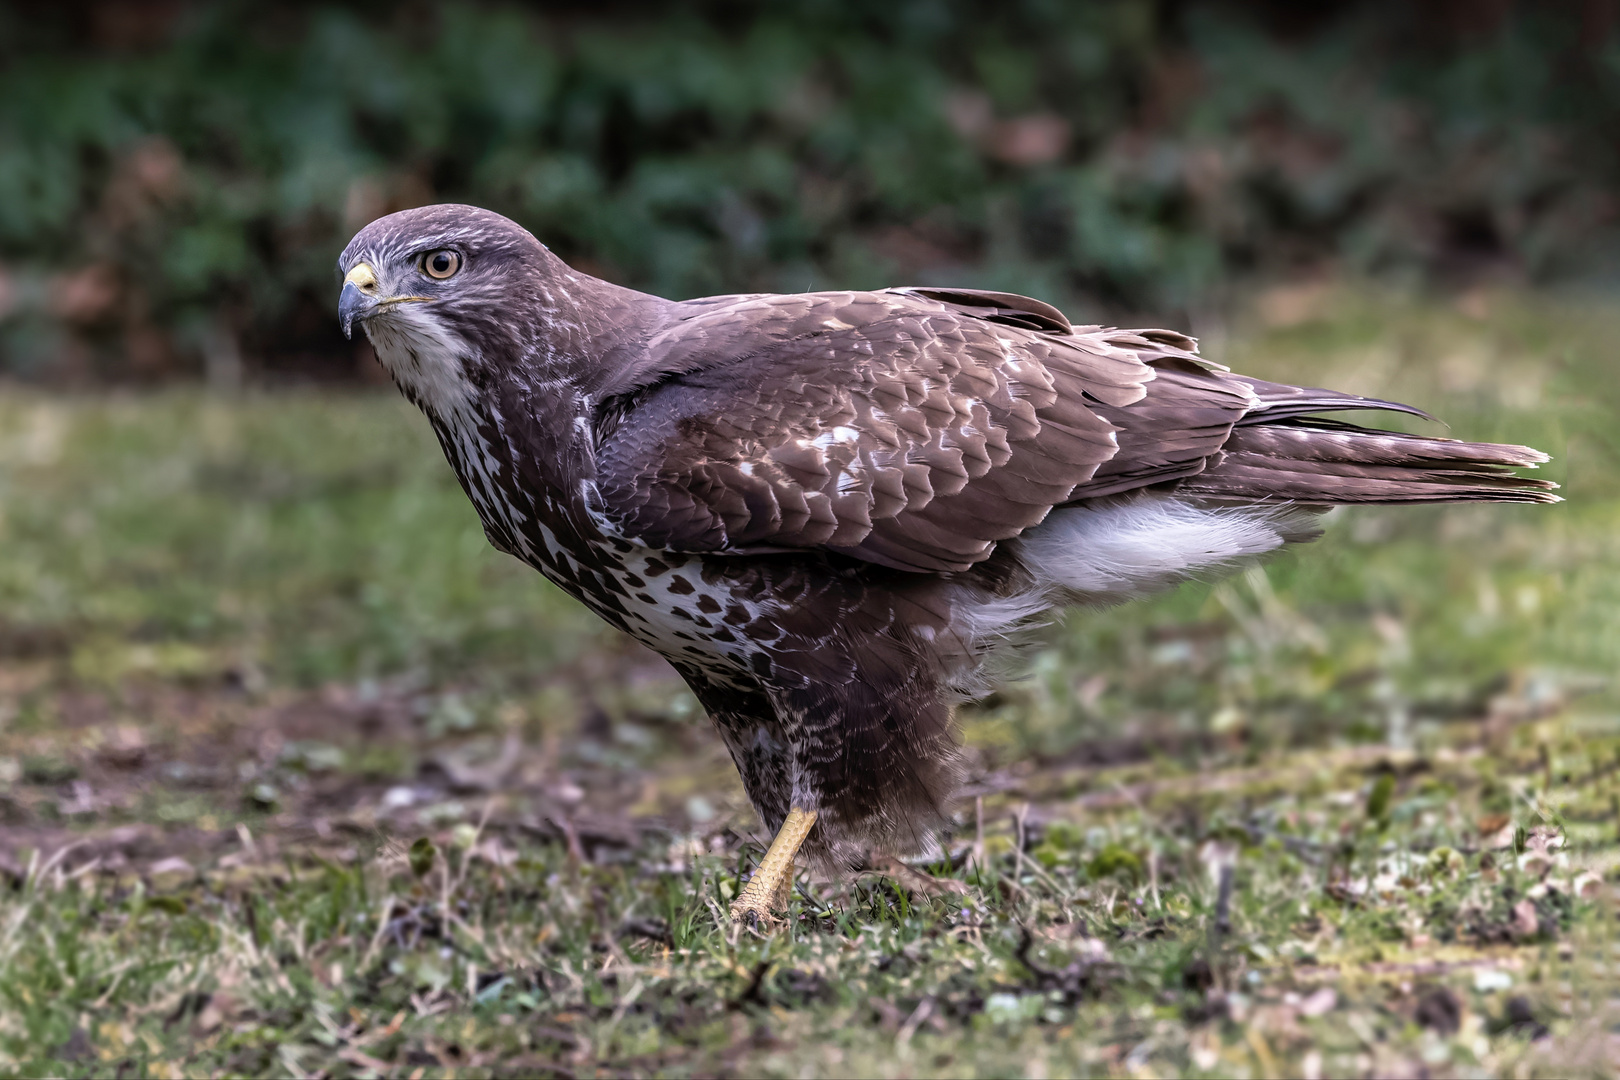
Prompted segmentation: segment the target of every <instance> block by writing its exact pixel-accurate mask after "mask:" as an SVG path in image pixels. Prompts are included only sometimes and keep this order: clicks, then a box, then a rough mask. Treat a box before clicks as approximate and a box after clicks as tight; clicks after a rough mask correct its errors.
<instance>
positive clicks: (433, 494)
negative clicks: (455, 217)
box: [0, 292, 1620, 1076]
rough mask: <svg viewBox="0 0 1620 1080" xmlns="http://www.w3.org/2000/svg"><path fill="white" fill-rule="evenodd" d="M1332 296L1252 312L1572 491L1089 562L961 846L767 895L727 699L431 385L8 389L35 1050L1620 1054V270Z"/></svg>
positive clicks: (276, 1060)
mask: <svg viewBox="0 0 1620 1080" xmlns="http://www.w3.org/2000/svg"><path fill="white" fill-rule="evenodd" d="M1285 299H1286V298H1285ZM1305 300H1306V301H1308V302H1307V303H1304V310H1303V312H1301V311H1300V310H1299V308H1300V307H1301V303H1302V302H1301V300H1300V297H1299V296H1294V297H1293V298H1292V299H1291V300H1290V301H1289V303H1287V304H1284V303H1281V302H1280V301H1279V302H1277V303H1274V304H1272V305H1271V306H1270V307H1269V308H1268V307H1267V306H1266V305H1262V306H1261V309H1262V310H1270V311H1272V312H1273V318H1274V319H1280V318H1281V316H1278V315H1277V314H1276V310H1277V309H1285V314H1287V310H1286V309H1289V308H1290V305H1291V307H1292V309H1293V310H1292V314H1288V325H1277V324H1275V323H1274V324H1273V325H1270V326H1267V325H1265V324H1263V323H1260V322H1258V321H1256V322H1253V323H1246V324H1240V325H1239V327H1238V328H1237V329H1236V330H1235V331H1233V332H1231V333H1230V334H1228V335H1224V337H1223V343H1222V344H1221V345H1220V346H1219V347H1218V348H1216V347H1214V346H1213V345H1212V351H1214V352H1215V353H1216V354H1217V355H1218V357H1219V358H1220V359H1223V360H1225V361H1227V362H1229V363H1231V364H1232V365H1233V366H1234V367H1238V368H1240V369H1242V370H1245V371H1250V372H1253V373H1255V374H1260V375H1266V376H1271V377H1278V378H1289V379H1293V380H1297V381H1303V382H1307V383H1313V384H1317V385H1331V386H1337V387H1341V388H1345V389H1351V390H1356V391H1359V392H1363V393H1370V394H1377V395H1380V396H1388V397H1396V398H1401V399H1404V400H1409V401H1414V402H1415V403H1418V404H1421V405H1423V406H1425V407H1428V408H1431V409H1432V410H1433V411H1435V412H1436V413H1438V414H1440V415H1442V416H1444V417H1446V419H1447V420H1449V421H1450V422H1451V423H1452V424H1453V432H1454V434H1456V435H1459V436H1463V437H1468V438H1498V439H1505V440H1512V441H1522V442H1528V443H1531V444H1533V445H1537V446H1540V447H1542V448H1544V449H1547V450H1549V451H1551V452H1552V453H1554V454H1555V455H1556V457H1557V459H1558V460H1557V461H1556V462H1555V463H1554V464H1553V466H1551V467H1550V469H1549V470H1548V475H1550V476H1552V477H1553V478H1554V479H1557V480H1559V481H1560V482H1561V483H1564V484H1565V490H1564V494H1565V495H1566V496H1567V497H1568V498H1569V502H1567V503H1565V504H1562V505H1560V506H1557V507H1530V508H1514V507H1509V508H1501V507H1486V508H1477V507H1462V508H1455V509H1417V510H1395V509H1366V510H1360V511H1356V512H1353V513H1346V514H1342V515H1340V516H1339V517H1337V518H1336V519H1335V520H1334V521H1333V522H1332V523H1331V526H1330V530H1329V533H1328V535H1327V537H1325V538H1324V539H1323V540H1322V541H1320V542H1318V543H1316V544H1314V545H1311V546H1309V547H1306V548H1303V549H1300V550H1298V551H1296V552H1294V553H1291V554H1287V555H1285V556H1283V557H1281V558H1279V559H1276V560H1273V561H1272V562H1270V563H1268V564H1267V565H1266V567H1265V568H1264V570H1263V571H1261V570H1255V571H1251V572H1249V573H1248V574H1245V575H1239V576H1238V577H1236V578H1234V579H1231V580H1229V581H1227V582H1224V583H1221V584H1216V585H1207V584H1206V585H1195V586H1188V587H1187V588H1184V589H1183V590H1181V591H1179V592H1177V593H1175V594H1173V595H1171V596H1167V597H1164V598H1161V599H1159V600H1157V601H1154V602H1152V603H1147V604H1141V605H1136V606H1133V607H1128V608H1123V609H1120V610H1117V611H1112V612H1108V613H1081V614H1076V615H1075V616H1074V617H1073V618H1071V620H1070V621H1069V623H1068V625H1067V626H1066V627H1064V628H1063V629H1061V630H1060V631H1058V632H1056V633H1055V634H1054V636H1053V637H1052V639H1051V642H1050V644H1049V645H1048V646H1045V647H1043V648H1042V649H1040V650H1038V651H1037V652H1036V653H1035V655H1034V656H1033V657H1032V675H1031V677H1030V678H1029V679H1027V680H1024V681H1022V682H1020V683H1017V684H1015V685H1013V686H1012V687H1010V688H1009V689H1007V690H1006V691H1004V692H1002V693H1001V694H999V695H997V696H996V697H995V698H993V699H992V700H990V701H988V702H985V703H983V704H982V705H980V706H977V707H975V708H972V709H968V710H965V711H964V713H963V715H962V727H963V731H964V737H965V739H966V741H967V743H968V745H969V752H970V759H971V761H972V776H971V782H970V786H969V789H968V791H967V797H966V798H965V799H964V802H963V804H962V807H961V812H960V814H959V818H958V820H959V822H960V827H959V829H958V831H957V833H956V835H955V836H954V838H953V840H952V843H951V851H952V853H953V854H954V855H955V856H956V858H955V860H953V862H952V863H950V864H946V863H940V864H936V865H934V866H933V867H931V868H929V869H932V871H933V872H934V873H935V874H937V875H940V876H943V877H952V878H955V879H957V880H959V881H960V882H961V883H962V884H963V885H964V886H965V889H966V891H965V892H962V893H960V894H958V893H955V892H947V893H946V894H945V895H941V896H931V895H927V893H926V892H925V891H924V890H922V889H917V890H916V891H908V889H907V888H905V887H902V886H901V885H899V884H896V883H895V882H894V881H892V880H891V879H889V878H886V877H883V876H880V875H877V874H866V875H862V876H860V877H857V878H854V879H852V880H849V881H844V882H836V881H821V880H812V879H811V878H809V877H802V878H801V882H800V891H799V895H798V896H797V898H796V901H795V910H794V912H793V916H794V917H793V919H792V922H791V925H790V927H789V928H788V929H787V930H785V931H784V932H782V933H780V934H777V935H775V936H770V937H763V936H760V935H757V934H754V933H751V932H748V931H744V930H740V929H739V928H737V927H734V926H731V925H729V924H727V923H726V922H725V921H723V920H721V919H719V918H717V915H718V913H719V912H721V911H723V910H724V907H725V905H726V903H727V901H728V900H729V899H730V897H731V896H733V895H734V894H735V891H736V889H737V887H738V881H739V872H740V871H742V872H745V871H746V869H747V867H748V866H749V865H750V864H751V861H752V860H753V859H754V858H757V855H758V852H759V846H758V843H757V838H756V837H755V836H754V831H755V829H756V828H757V823H756V822H755V821H754V819H753V816H752V812H751V810H749V809H748V807H747V804H746V800H745V799H744V798H743V796H742V793H741V790H740V787H739V785H738V783H737V780H736V778H735V775H734V773H733V772H732V770H731V766H730V763H729V761H728V759H727V758H726V755H725V753H724V750H723V749H722V748H721V747H719V745H718V743H717V741H716V740H715V738H714V737H713V735H712V734H711V733H710V732H709V731H708V729H707V727H706V725H705V724H704V723H703V722H702V720H701V717H700V716H699V715H698V713H697V710H696V707H695V704H694V703H693V702H692V700H691V698H690V697H689V696H688V695H687V694H686V693H685V691H684V690H683V688H682V687H681V686H680V684H679V682H678V680H676V679H675V678H674V677H673V675H672V674H671V673H670V672H669V670H668V669H667V668H666V667H664V666H662V664H661V663H660V662H659V661H657V659H656V658H655V657H652V656H651V655H650V654H648V653H646V652H644V651H642V650H639V649H638V648H636V647H634V646H632V645H630V644H628V643H626V642H624V641H623V640H621V639H619V638H617V637H616V636H614V635H612V634H610V633H609V632H607V631H605V630H603V629H601V628H599V627H598V626H596V625H594V624H593V622H592V620H591V618H590V617H589V616H588V615H586V614H585V613H583V612H582V611H580V610H578V609H577V608H576V607H575V606H574V605H572V604H571V603H570V602H568V601H567V600H566V599H565V598H563V597H561V596H560V595H559V594H558V593H556V592H555V591H554V590H552V589H551V588H550V587H549V586H547V585H546V584H545V583H544V582H543V581H541V580H540V579H539V577H538V576H537V575H535V574H533V573H531V572H529V571H527V570H525V569H524V568H522V567H520V566H518V565H517V564H516V563H514V562H513V561H511V560H509V559H506V558H505V557H503V556H499V555H497V554H496V553H494V552H493V551H492V550H490V549H488V547H487V546H486V545H485V543H484V541H483V538H482V535H481V532H480V530H479V528H478V525H477V522H476V520H475V518H474V516H473V514H472V511H471V509H470V508H469V507H468V506H467V504H466V501H465V498H464V497H463V496H462V494H461V492H460V490H459V489H458V488H457V487H456V485H455V482H454V480H453V478H452V477H451V476H450V474H449V471H448V469H447V468H446V467H445V466H444V464H443V463H442V461H440V460H439V457H438V451H437V449H436V447H435V446H434V445H433V442H432V439H431V437H430V436H429V435H428V433H427V432H426V430H425V427H424V425H423V423H422V422H421V421H420V419H419V418H418V417H417V416H416V415H415V414H414V413H412V412H411V411H410V410H409V409H408V408H407V407H406V406H405V405H403V404H402V403H400V402H398V401H396V400H395V399H394V398H393V397H391V396H388V395H358V394H339V393H327V394H315V393H303V394H286V395H275V396H262V397H248V398H244V399H242V400H239V401H224V400H219V399H213V398H208V397H205V396H201V395H197V394H192V393H185V392H174V393H165V394H159V395H151V396H138V397H134V396H99V397H83V398H67V397H47V396H41V395H37V394H33V393H25V392H22V391H8V392H6V393H5V394H4V395H0V875H3V876H0V1073H5V1074H21V1075H38V1074H63V1073H67V1074H82V1075H91V1074H98V1075H99V1074H109V1073H114V1072H117V1071H119V1070H120V1069H122V1070H123V1071H124V1072H125V1073H126V1074H131V1073H139V1074H149V1075H173V1076H181V1075H184V1076H193V1075H195V1076H204V1075H220V1074H229V1075H239V1074H246V1075H285V1074H302V1075H316V1074H320V1075H328V1076H349V1075H352V1076H369V1075H399V1076H411V1075H415V1074H416V1073H418V1072H419V1071H420V1072H421V1074H422V1075H441V1074H444V1075H448V1074H451V1073H454V1074H455V1075H473V1076H478V1075H548V1074H554V1075H596V1074H599V1073H600V1074H609V1075H620V1074H685V1075H690V1074H700V1075H707V1074H715V1073H728V1074H739V1075H754V1074H761V1073H764V1074H770V1075H794V1076H798V1075H827V1074H832V1075H891V1076H902V1075H908V1076H924V1075H963V1074H969V1075H974V1074H982V1075H1008V1074H1023V1075H1049V1076H1058V1075H1068V1074H1101V1075H1179V1074H1186V1075H1221V1076H1230V1075H1249V1076H1268V1075H1277V1076H1282V1075H1305V1074H1311V1073H1315V1074H1316V1075H1321V1076H1342V1075H1417V1074H1419V1073H1420V1072H1421V1071H1423V1070H1427V1072H1428V1073H1429V1074H1430V1075H1444V1074H1462V1075H1476V1074H1477V1075H1549V1076H1551V1075H1558V1076H1563V1075H1612V1074H1613V1071H1614V1066H1613V1065H1612V1062H1613V1061H1614V1060H1616V1059H1617V1051H1616V1043H1615V1041H1616V1039H1617V1036H1616V1035H1615V1031H1616V1027H1615V1025H1616V1023H1617V1020H1620V1013H1617V1011H1616V1006H1617V1005H1620V998H1617V989H1620V980H1617V979H1616V977H1615V972H1616V965H1617V964H1620V941H1617V940H1616V933H1615V926H1616V899H1617V893H1616V885H1617V883H1620V694H1617V689H1616V687H1615V685H1614V683H1613V671H1614V668H1615V659H1616V657H1617V655H1620V539H1616V538H1617V537H1620V462H1617V460H1616V457H1615V453H1616V447H1617V445H1620V441H1617V439H1616V436H1615V431H1616V430H1620V428H1617V427H1616V420H1617V419H1620V379H1616V378H1615V374H1616V371H1615V368H1616V364H1615V361H1614V360H1613V359H1611V356H1610V350H1611V349H1612V345H1611V344H1610V343H1611V342H1613V341H1616V340H1620V335H1617V334H1616V331H1617V330H1620V311H1615V310H1611V309H1608V308H1605V307H1603V306H1601V305H1597V304H1594V303H1585V304H1582V303H1575V302H1558V301H1554V300H1551V299H1546V298H1533V297H1515V296H1512V295H1482V296H1473V297H1469V298H1468V299H1467V300H1466V301H1465V302H1464V303H1463V304H1462V305H1460V306H1457V305H1446V304H1439V303H1419V302H1415V301H1403V300H1398V299H1394V298H1390V297H1387V296H1378V295H1366V294H1358V293H1354V292H1345V293H1328V294H1324V295H1322V296H1309V295H1307V296H1306V297H1305ZM1464 309H1466V310H1464ZM413 845H415V846H414V847H413ZM1223 880H1224V882H1225V884H1224V886H1223ZM1223 893H1224V895H1225V899H1224V900H1223V899H1222V897H1223Z"/></svg>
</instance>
